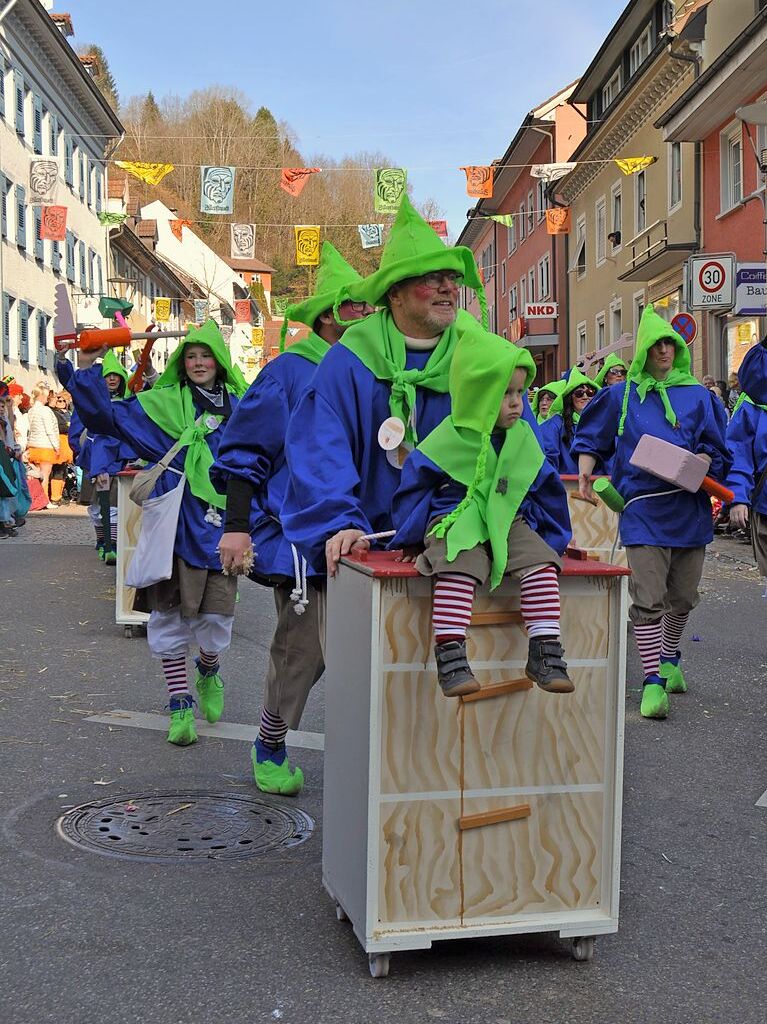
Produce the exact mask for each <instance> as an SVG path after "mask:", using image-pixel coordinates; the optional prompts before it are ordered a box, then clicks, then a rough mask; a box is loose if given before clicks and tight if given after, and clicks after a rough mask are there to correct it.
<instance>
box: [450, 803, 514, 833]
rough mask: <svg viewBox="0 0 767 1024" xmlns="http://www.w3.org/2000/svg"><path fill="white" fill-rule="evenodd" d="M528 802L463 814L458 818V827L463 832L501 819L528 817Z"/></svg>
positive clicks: (511, 819)
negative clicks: (478, 812)
mask: <svg viewBox="0 0 767 1024" xmlns="http://www.w3.org/2000/svg"><path fill="white" fill-rule="evenodd" d="M531 813H532V812H531V810H530V804H517V806H516V807H503V808H501V809H500V810H496V811H482V812H481V813H480V814H464V815H462V816H461V817H460V818H459V819H458V828H460V830H461V832H465V831H466V830H467V829H470V828H482V827H483V826H484V825H498V824H500V823H501V822H502V821H517V820H518V819H519V818H529V817H530V815H531Z"/></svg>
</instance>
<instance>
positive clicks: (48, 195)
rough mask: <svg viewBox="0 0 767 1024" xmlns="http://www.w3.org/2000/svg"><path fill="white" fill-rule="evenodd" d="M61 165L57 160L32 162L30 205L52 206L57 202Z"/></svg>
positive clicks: (30, 169)
mask: <svg viewBox="0 0 767 1024" xmlns="http://www.w3.org/2000/svg"><path fill="white" fill-rule="evenodd" d="M58 178H59V165H58V162H57V161H56V160H31V161H30V163H29V203H30V205H32V206H36V205H38V204H39V205H40V206H50V205H51V204H52V203H53V202H54V200H55V197H56V196H55V193H56V182H57V181H58Z"/></svg>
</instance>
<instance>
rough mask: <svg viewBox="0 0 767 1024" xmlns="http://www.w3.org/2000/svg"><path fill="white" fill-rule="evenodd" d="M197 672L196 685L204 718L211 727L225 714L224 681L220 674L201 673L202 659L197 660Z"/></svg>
mask: <svg viewBox="0 0 767 1024" xmlns="http://www.w3.org/2000/svg"><path fill="white" fill-rule="evenodd" d="M194 661H195V665H196V666H197V672H196V675H195V680H194V685H195V687H196V688H197V696H198V697H199V698H200V711H201V712H202V717H203V718H204V719H205V720H206V721H207V722H210V723H211V725H212V724H213V723H214V722H217V721H218V720H219V719H220V718H221V716H222V715H223V713H224V680H223V679H222V678H221V674H220V673H219V672H214V673H213V674H212V675H205V674H204V673H203V672H201V671H200V659H199V658H195V660H194Z"/></svg>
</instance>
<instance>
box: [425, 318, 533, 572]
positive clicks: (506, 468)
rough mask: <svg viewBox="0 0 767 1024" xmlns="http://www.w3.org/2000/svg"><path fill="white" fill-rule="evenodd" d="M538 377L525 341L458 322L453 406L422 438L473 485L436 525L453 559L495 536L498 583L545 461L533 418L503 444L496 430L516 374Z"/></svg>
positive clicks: (429, 452)
mask: <svg viewBox="0 0 767 1024" xmlns="http://www.w3.org/2000/svg"><path fill="white" fill-rule="evenodd" d="M516 369H523V370H525V373H526V386H527V387H529V385H530V383H531V381H532V380H533V378H534V377H535V363H534V361H533V358H532V356H531V355H530V353H529V352H528V351H527V350H526V349H522V348H518V347H517V346H516V345H513V344H511V343H510V342H508V341H506V340H505V339H504V338H499V337H498V335H496V334H490V333H489V332H488V331H485V330H484V328H482V327H480V325H479V324H477V323H476V322H475V323H474V324H473V325H468V326H465V327H464V326H463V325H462V329H461V330H459V340H458V342H457V344H456V346H455V352H454V354H453V361H452V364H451V367H450V397H451V402H452V410H451V413H450V415H449V416H448V417H447V418H446V419H444V420H443V421H442V422H441V423H440V424H439V426H438V427H436V429H435V430H433V431H432V432H431V433H430V434H429V436H428V437H427V438H425V440H424V441H423V443H422V444H420V445H419V446H418V450H419V451H421V452H422V453H423V454H424V455H425V456H426V457H427V458H428V459H431V461H432V462H433V463H435V465H437V466H439V467H440V468H441V469H442V470H443V472H445V473H446V474H447V475H448V476H450V477H452V479H453V480H456V481H458V482H459V483H461V484H463V485H464V486H465V487H466V497H465V498H464V499H463V501H462V502H461V503H460V504H459V505H458V506H457V508H455V509H454V510H453V511H452V512H451V513H450V514H449V515H447V516H445V517H444V519H442V520H440V522H439V523H437V525H436V526H435V527H434V529H433V530H432V531H431V532H432V533H434V534H435V535H436V536H438V537H445V538H446V543H447V557H448V561H453V560H454V559H455V558H456V556H457V555H458V554H459V553H460V552H461V551H467V550H470V549H471V548H474V547H476V546H477V545H479V544H484V543H486V542H489V544H490V548H491V550H492V554H493V567H492V574H491V587H493V588H494V587H497V586H498V584H499V583H500V582H501V580H502V579H503V574H504V572H505V570H506V564H507V562H508V537H509V530H510V529H511V524H512V523H513V521H514V517H515V516H516V514H517V512H518V511H519V506H520V505H521V503H522V502H523V501H524V498H525V496H526V494H527V492H528V491H529V490H530V487H531V485H532V483H533V481H534V480H535V478H536V477H537V476H538V473H539V471H540V469H541V466H542V465H543V463H544V454H543V450H542V449H541V446H540V444H539V442H538V439H537V437H536V436H535V433H534V431H533V429H532V427H531V426H530V424H529V423H528V422H527V421H526V420H525V419H522V418H520V419H519V420H517V422H516V423H515V424H514V425H513V426H511V427H510V428H509V429H508V430H506V431H504V440H503V445H502V447H501V450H500V452H498V453H497V454H496V450H495V448H494V446H493V445H492V443H491V436H492V433H493V429H494V427H495V422H496V420H497V418H498V413H499V412H500V409H501V402H502V401H503V396H504V393H505V391H506V388H507V387H508V385H509V380H510V379H511V375H512V373H513V372H514V370H516Z"/></svg>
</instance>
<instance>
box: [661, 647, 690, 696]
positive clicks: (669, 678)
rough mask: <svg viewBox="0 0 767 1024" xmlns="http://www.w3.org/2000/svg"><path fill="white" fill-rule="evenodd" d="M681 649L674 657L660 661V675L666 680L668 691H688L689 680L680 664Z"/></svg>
mask: <svg viewBox="0 0 767 1024" xmlns="http://www.w3.org/2000/svg"><path fill="white" fill-rule="evenodd" d="M680 658H681V656H680V654H679V651H677V652H676V655H675V656H674V657H673V658H663V659H662V660H661V663H660V671H659V675H660V677H661V679H663V680H665V683H666V693H687V680H686V679H685V677H684V673H683V672H682V669H681V667H680V665H679V661H680Z"/></svg>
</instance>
